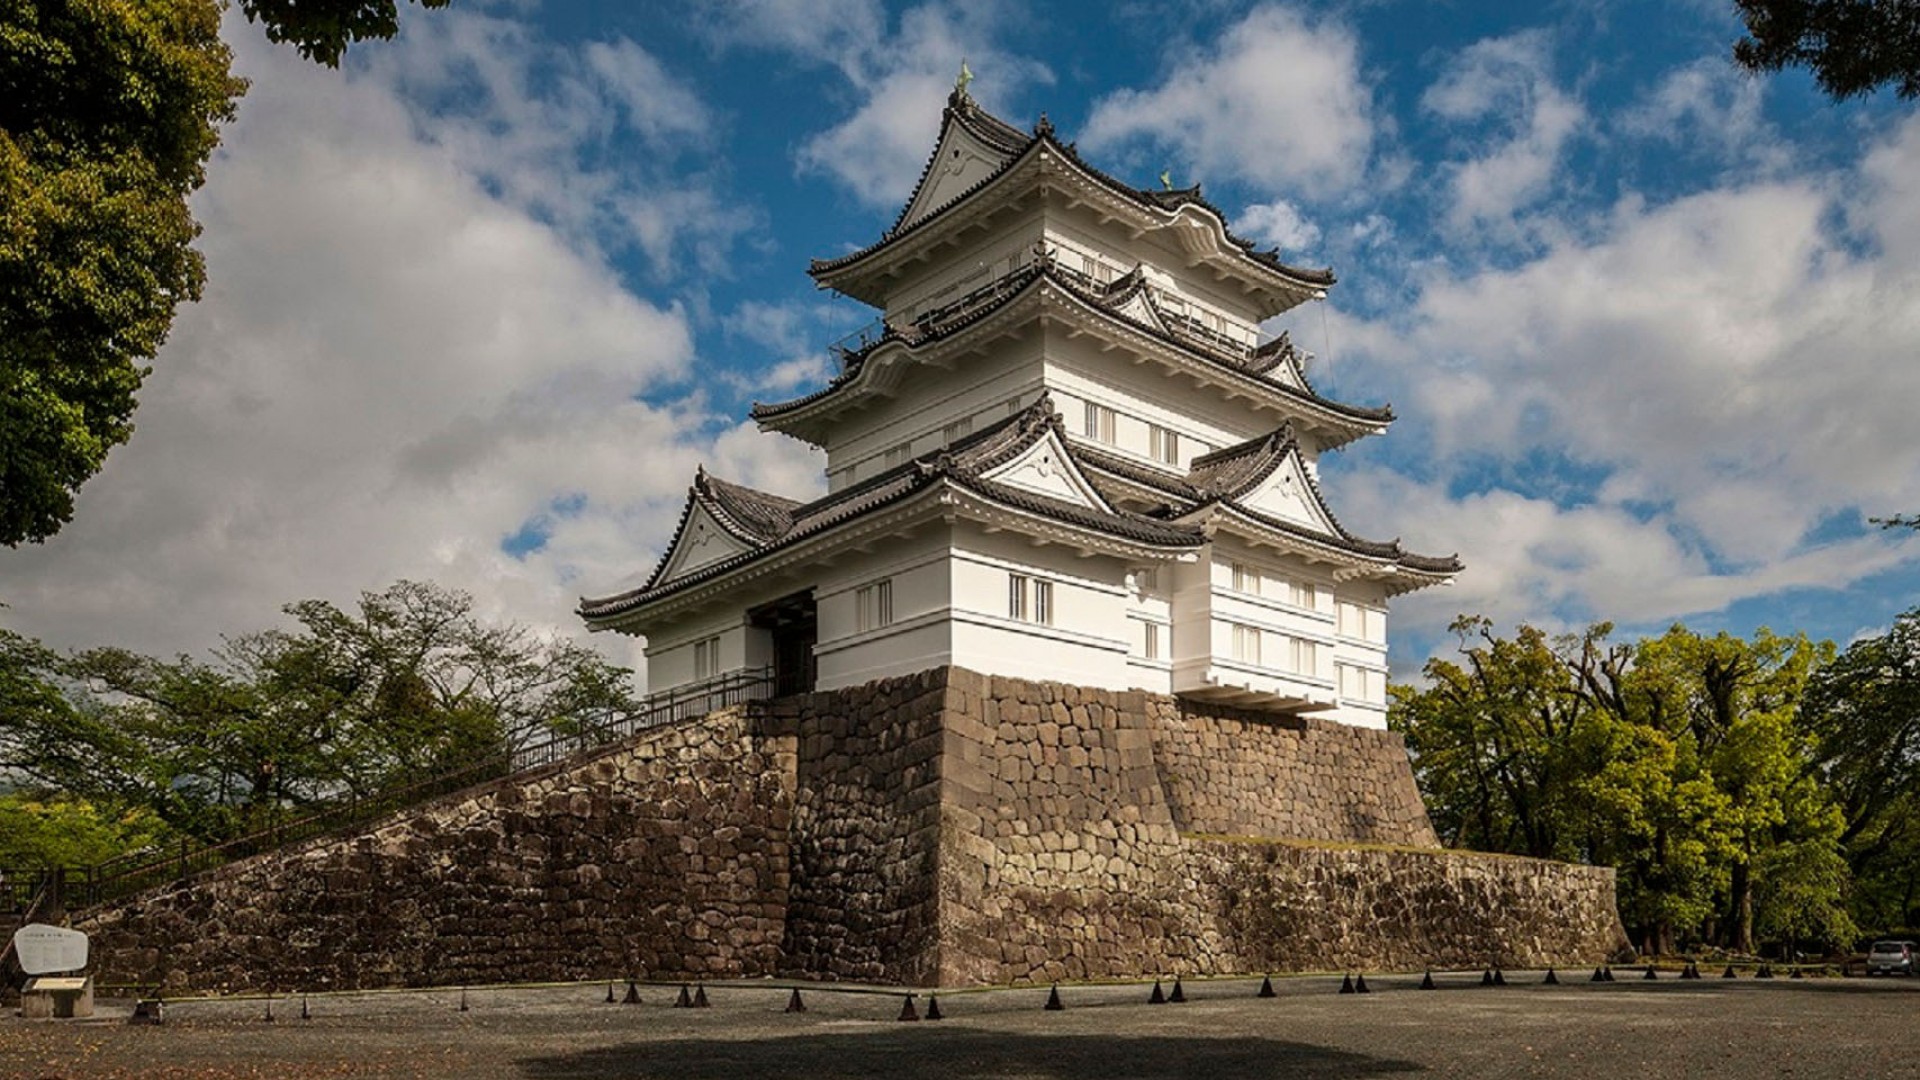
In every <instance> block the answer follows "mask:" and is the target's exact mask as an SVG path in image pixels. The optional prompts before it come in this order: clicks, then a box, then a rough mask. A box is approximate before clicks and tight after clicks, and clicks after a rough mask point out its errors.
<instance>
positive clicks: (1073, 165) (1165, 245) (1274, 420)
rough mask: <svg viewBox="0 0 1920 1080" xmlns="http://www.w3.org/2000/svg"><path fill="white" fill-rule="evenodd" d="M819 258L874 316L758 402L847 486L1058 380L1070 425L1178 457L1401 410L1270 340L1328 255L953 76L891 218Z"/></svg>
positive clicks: (1362, 428) (1359, 427)
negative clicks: (1136, 172)
mask: <svg viewBox="0 0 1920 1080" xmlns="http://www.w3.org/2000/svg"><path fill="white" fill-rule="evenodd" d="M810 272H811V273H812V275H813V277H814V278H815V280H816V281H817V282H819V283H820V285H821V286H822V287H824V288H831V289H834V290H836V291H838V292H841V293H843V294H844V295H847V296H850V297H853V298H854V299H857V300H860V301H863V302H865V303H868V304H870V305H872V306H873V307H874V308H876V309H878V311H879V312H880V315H879V317H878V318H877V319H876V321H875V323H874V324H873V325H872V326H871V327H870V328H869V330H868V331H867V332H866V333H865V334H864V335H862V336H861V338H860V340H859V342H858V344H857V345H854V346H853V347H850V348H845V349H843V350H841V351H840V352H839V353H838V354H837V356H836V359H837V361H838V371H837V373H836V375H835V377H834V379H833V380H832V382H831V383H830V384H829V385H828V386H827V387H825V388H823V389H822V390H820V391H818V392H816V393H814V394H810V395H807V396H806V397H803V398H800V399H797V400H794V401H788V402H781V403H776V404H767V405H759V406H756V407H755V409H754V416H755V418H756V419H757V420H758V421H759V422H760V423H761V425H762V426H763V427H766V428H768V429H770V430H776V431H781V432H785V433H787V434H790V435H793V436H795V437H797V438H801V439H804V440H806V441H809V442H813V443H815V444H816V445H819V446H821V447H822V448H823V449H825V450H826V451H827V457H828V466H827V472H828V480H829V484H830V486H831V487H832V488H833V489H835V490H838V489H839V488H841V487H844V486H846V485H848V484H851V483H856V482H858V481H859V480H860V479H862V478H863V477H867V476H872V475H875V474H876V473H877V472H879V471H883V470H884V469H886V468H889V467H892V466H894V465H897V464H899V463H900V462H902V461H905V460H909V459H910V458H912V457H913V456H914V455H915V454H916V453H919V452H922V451H924V450H929V449H932V448H935V447H937V446H939V445H944V444H946V443H950V442H952V441H953V439H954V438H956V437H958V436H960V435H963V434H965V433H967V432H968V431H971V430H974V429H976V428H978V427H979V426H981V425H982V424H983V423H987V422H991V421H992V420H994V419H997V418H999V416H1004V415H1007V414H1008V413H1009V412H1010V411H1011V410H1014V409H1017V408H1018V407H1020V405H1021V404H1023V403H1024V402H1029V401H1031V400H1033V399H1034V398H1035V397H1037V396H1038V394H1039V393H1040V392H1041V391H1043V390H1045V391H1048V392H1051V393H1052V395H1053V397H1054V400H1055V403H1056V405H1057V406H1058V407H1060V408H1061V409H1062V410H1063V411H1064V413H1065V414H1066V415H1067V416H1068V418H1069V431H1070V432H1071V433H1072V436H1073V437H1074V438H1076V439H1077V440H1082V441H1085V442H1087V443H1089V444H1090V445H1094V446H1097V447H1104V448H1106V449H1108V450H1109V451H1110V452H1113V453H1116V454H1118V455H1120V456H1121V457H1122V458H1123V459H1125V460H1128V461H1131V462H1133V463H1136V464H1139V465H1141V466H1143V467H1146V468H1151V469H1156V470H1164V471H1167V472H1170V473H1175V474H1178V473H1184V472H1185V471H1186V470H1187V469H1188V468H1189V467H1191V464H1192V462H1193V461H1194V459H1196V458H1201V457H1204V456H1205V455H1207V454H1209V453H1211V452H1213V451H1215V450H1218V449H1221V448H1223V447H1226V446H1231V445H1235V444H1237V443H1239V442H1242V441H1244V440H1246V439H1248V438H1253V437H1256V436H1258V435H1262V434H1265V433H1267V432H1269V431H1272V430H1273V429H1274V428H1276V427H1277V426H1278V425H1279V424H1281V423H1289V424H1291V425H1292V426H1293V429H1294V432H1295V435H1296V436H1297V438H1298V441H1299V443H1300V445H1301V448H1302V451H1303V453H1304V454H1305V456H1306V458H1307V460H1308V462H1309V465H1310V466H1311V464H1312V463H1313V462H1314V461H1315V460H1316V459H1317V457H1318V455H1319V453H1320V451H1321V450H1323V449H1326V448H1329V447H1335V446H1339V445H1342V444H1344V443H1346V442H1349V441H1351V440H1353V439H1356V438H1359V437H1362V436H1365V435H1369V434H1376V433H1379V432H1382V431H1384V430H1385V429H1386V427H1387V424H1388V423H1389V422H1390V420H1391V412H1390V411H1389V410H1387V409H1384V408H1369V407H1362V406H1352V405H1347V404H1344V403H1340V402H1335V401H1331V400H1328V399H1326V398H1324V397H1322V396H1321V395H1320V394H1319V393H1317V392H1316V391H1315V390H1314V388H1313V387H1312V385H1311V384H1310V383H1309V382H1308V380H1307V377H1306V372H1305V370H1304V366H1303V363H1302V357H1301V355H1300V354H1299V353H1298V352H1297V351H1296V350H1295V349H1294V347H1293V345H1292V343H1291V342H1290V341H1289V340H1287V339H1286V338H1285V337H1284V336H1283V337H1281V338H1279V339H1276V340H1274V341H1271V342H1268V343H1266V344H1264V345H1262V344H1260V343H1259V330H1258V327H1259V324H1260V322H1261V321H1262V320H1264V319H1267V318H1270V317H1272V316H1273V315H1275V314H1278V313H1280V312H1283V311H1286V310H1288V309H1290V308H1292V307H1294V306H1296V305H1298V304H1301V303H1304V302H1306V301H1308V300H1311V299H1317V298H1323V297H1324V296H1325V295H1326V289H1327V288H1328V287H1330V286H1331V285H1332V284H1333V281H1334V278H1333V274H1332V273H1331V272H1330V271H1327V270H1315V269H1303V268H1300V267H1295V266H1291V265H1288V264H1287V263H1285V262H1283V261H1281V259H1280V257H1279V255H1278V253H1276V252H1270V251H1269V252H1262V251H1258V250H1255V249H1254V248H1253V246H1252V245H1251V244H1249V243H1248V242H1246V241H1244V240H1242V239H1240V238H1239V237H1237V236H1235V235H1234V234H1233V233H1232V232H1231V231H1229V229H1228V227H1227V223H1226V219H1225V217H1224V215H1223V214H1221V212H1220V211H1219V210H1218V209H1217V208H1215V207H1214V206H1212V205H1211V204H1210V203H1208V202H1207V201H1206V200H1205V198H1204V197H1203V196H1202V194H1201V191H1200V189H1199V188H1198V187H1197V186H1196V187H1192V188H1186V189H1180V190H1171V189H1165V188H1163V189H1162V190H1157V191H1156V190H1147V189H1139V188H1134V187H1131V186H1129V185H1127V184H1124V183H1122V182H1120V181H1119V180H1116V179H1114V178H1113V177H1111V176H1109V175H1107V174H1105V173H1103V172H1101V171H1099V170H1098V169H1096V168H1094V167H1093V166H1091V165H1089V164H1087V163H1086V162H1085V161H1083V160H1082V159H1081V158H1080V157H1079V155H1078V154H1077V152H1076V151H1075V150H1074V149H1073V147H1072V146H1071V144H1068V143H1063V142H1062V141H1060V140H1059V139H1058V138H1057V136H1056V135H1055V133H1054V131H1053V128H1052V125H1051V124H1049V123H1048V122H1047V121H1046V120H1045V119H1044V118H1042V120H1041V121H1040V122H1039V123H1038V124H1036V125H1035V126H1034V128H1033V129H1032V131H1031V132H1023V131H1021V130H1019V129H1017V128H1015V127H1013V126H1012V125H1010V124H1007V123H1006V122H1004V121H1002V120H999V119H997V118H995V117H993V116H991V115H989V114H988V113H986V112H985V111H984V110H982V109H981V108H980V107H979V106H978V105H977V104H976V103H974V101H973V100H972V99H971V98H970V97H968V96H967V95H966V94H965V92H964V91H963V90H960V89H956V90H955V92H954V94H953V95H952V97H951V98H950V99H949V100H948V104H947V107H946V109H945V111H944V112H943V115H942V124H941V131H940V136H939V138H938V140H937V142H936V145H935V147H934V151H933V153H932V154H931V155H930V156H929V158H928V160H927V163H926V166H925V167H924V169H923V170H922V174H921V177H920V180H919V183H918V184H917V185H916V186H915V188H914V191H913V194H912V195H911V196H910V197H909V198H908V200H907V202H906V204H905V206H904V207H903V208H902V210H901V212H900V214H899V216H898V218H897V219H896V220H895V222H894V224H893V226H892V228H890V229H888V230H887V231H886V233H885V234H883V236H882V237H881V238H880V240H878V241H877V242H875V243H873V244H871V245H869V246H868V247H866V248H863V249H861V250H859V251H856V252H853V253H851V254H848V255H844V256H841V257H839V258H835V259H831V260H817V261H815V262H814V264H813V266H812V267H811V270H810ZM1128 368H1134V369H1137V370H1131V371H1129V370H1128Z"/></svg>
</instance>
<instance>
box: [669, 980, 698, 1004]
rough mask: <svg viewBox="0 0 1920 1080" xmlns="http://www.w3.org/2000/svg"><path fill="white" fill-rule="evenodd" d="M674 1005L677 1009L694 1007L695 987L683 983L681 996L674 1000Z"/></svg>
mask: <svg viewBox="0 0 1920 1080" xmlns="http://www.w3.org/2000/svg"><path fill="white" fill-rule="evenodd" d="M673 1007H674V1008H676V1009H691V1008H693V988H692V987H690V986H688V985H687V984H686V983H681V984H680V996H679V997H677V998H675V999H674V1000H673Z"/></svg>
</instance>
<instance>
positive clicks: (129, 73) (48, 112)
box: [0, 0, 244, 546]
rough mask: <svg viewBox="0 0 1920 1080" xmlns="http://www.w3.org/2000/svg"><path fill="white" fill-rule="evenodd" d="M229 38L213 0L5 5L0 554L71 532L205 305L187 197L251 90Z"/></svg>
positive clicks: (0, 131) (1, 10)
mask: <svg viewBox="0 0 1920 1080" xmlns="http://www.w3.org/2000/svg"><path fill="white" fill-rule="evenodd" d="M219 28H220V15H219V9H218V7H217V6H216V5H215V4H214V3H213V2H212V0H0V492H4V493H5V494H4V497H0V543H6V544H7V545H9V546H15V545H18V544H19V543H21V542H22V541H26V540H33V541H39V540H44V539H46V538H47V537H48V536H51V535H52V534H53V533H54V532H55V531H57V530H58V529H59V528H60V527H61V526H62V525H64V524H65V523H66V522H67V521H68V520H70V519H71V518H72V516H73V497H74V494H75V492H76V491H78V489H79V487H80V485H81V483H82V482H84V481H85V480H86V479H87V478H88V477H90V476H92V475H93V474H94V473H95V472H96V471H98V470H99V468H100V466H101V464H102V463H103V462H104V461H105V460H106V455H107V451H108V450H110V449H111V448H113V447H114V446H117V445H119V444H120V443H123V442H126V441H127V438H128V436H129V435H130V434H131V433H132V431H133V422H132V420H133V411H134V395H135V392H136V391H138V390H139V388H140V382H141V380H142V379H143V378H144V377H145V375H146V373H147V368H146V367H145V366H144V364H145V361H146V360H148V359H150V358H151V357H152V356H153V354H154V352H155V350H157V349H158V348H159V347H160V344H161V342H162V341H164V340H165V339H166V336H167V331H168V329H169V328H170V327H171V325H172V323H173V311H174V308H175V306H176V305H178V304H179V303H180V302H181V301H182V300H191V299H197V298H198V297H199V295H200V289H201V285H202V282H203V281H204V279H205V266H204V264H203V262H202V260H201V257H200V254H199V253H198V252H196V251H194V250H193V249H192V248H191V247H190V246H189V245H190V244H191V242H192V241H193V239H194V237H195V236H196V235H197V234H198V232H199V226H198V225H196V224H195V223H194V220H193V216H192V215H191V214H190V213H189V212H188V209H187V196H188V195H189V194H191V193H192V192H193V191H194V189H196V188H198V187H199V186H200V184H201V181H202V180H203V179H204V178H205V175H206V174H205V168H204V167H205V164H206V160H207V156H208V155H209V154H211V153H212V152H213V148H214V146H215V144H216V143H217V142H218V139H219V135H218V131H217V125H218V124H220V123H221V122H223V121H226V120H230V119H231V118H232V117H233V109H234V100H235V99H236V98H237V97H238V96H239V95H240V93H241V91H242V90H243V89H244V84H243V83H242V82H241V81H240V80H238V79H235V78H233V77H232V75H230V74H229V72H228V65H229V61H230V56H229V54H228V51H227V47H226V46H225V45H223V44H221V43H220V37H219Z"/></svg>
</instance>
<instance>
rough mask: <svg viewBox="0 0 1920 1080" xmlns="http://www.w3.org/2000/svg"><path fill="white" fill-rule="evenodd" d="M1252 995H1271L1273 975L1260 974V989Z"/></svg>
mask: <svg viewBox="0 0 1920 1080" xmlns="http://www.w3.org/2000/svg"><path fill="white" fill-rule="evenodd" d="M1253 996H1254V997H1272V996H1273V976H1271V975H1262V976H1261V977H1260V990H1259V992H1258V993H1256V994H1254V995H1253Z"/></svg>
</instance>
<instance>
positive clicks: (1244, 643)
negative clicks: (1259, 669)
mask: <svg viewBox="0 0 1920 1080" xmlns="http://www.w3.org/2000/svg"><path fill="white" fill-rule="evenodd" d="M1233 658H1234V659H1235V660H1238V661H1240V662H1241V663H1243V664H1255V665H1258V664H1259V663H1260V628H1259V627H1257V626H1246V625H1243V624H1241V623H1234V624H1233Z"/></svg>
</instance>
